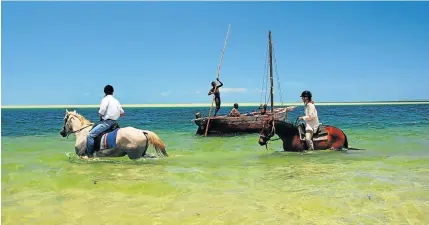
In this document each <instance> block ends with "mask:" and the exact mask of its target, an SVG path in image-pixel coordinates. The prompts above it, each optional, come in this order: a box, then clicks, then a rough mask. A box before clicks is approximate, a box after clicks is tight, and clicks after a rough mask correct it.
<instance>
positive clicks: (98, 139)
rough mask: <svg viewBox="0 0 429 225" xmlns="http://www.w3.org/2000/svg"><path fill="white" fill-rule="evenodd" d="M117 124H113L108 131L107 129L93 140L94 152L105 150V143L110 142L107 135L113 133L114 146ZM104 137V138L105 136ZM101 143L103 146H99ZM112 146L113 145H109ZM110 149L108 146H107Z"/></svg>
mask: <svg viewBox="0 0 429 225" xmlns="http://www.w3.org/2000/svg"><path fill="white" fill-rule="evenodd" d="M119 128H120V127H119V124H118V123H117V122H116V123H115V124H113V126H111V127H110V128H109V129H107V130H106V131H104V132H102V133H101V134H100V135H98V136H97V137H96V138H94V152H97V151H100V149H106V148H108V146H107V141H109V142H112V141H111V140H110V139H109V138H107V137H108V136H107V134H110V133H113V132H114V133H113V134H114V135H113V138H114V142H113V143H114V145H116V134H117V132H118V130H119ZM105 135H106V136H105ZM101 143H103V146H101ZM111 145H113V144H111ZM109 147H110V146H109ZM111 147H112V148H113V147H116V146H111Z"/></svg>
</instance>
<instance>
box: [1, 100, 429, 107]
mask: <svg viewBox="0 0 429 225" xmlns="http://www.w3.org/2000/svg"><path fill="white" fill-rule="evenodd" d="M301 104H302V102H283V104H282V103H280V102H275V103H274V106H275V107H279V106H284V107H287V106H297V105H301ZM315 104H316V105H389V104H390V105H407V104H429V100H409V101H404V100H400V101H359V102H315ZM233 105H234V103H229V102H227V103H223V104H222V106H227V107H232V106H233ZM260 105H261V103H255V102H247V103H239V106H243V107H247V106H260ZM99 106H100V105H94V104H63V105H2V106H1V108H2V109H24V108H34V109H37V108H98V107H99ZM210 106H211V103H159V104H158V103H150V104H123V105H122V107H123V108H156V107H168V108H170V107H210Z"/></svg>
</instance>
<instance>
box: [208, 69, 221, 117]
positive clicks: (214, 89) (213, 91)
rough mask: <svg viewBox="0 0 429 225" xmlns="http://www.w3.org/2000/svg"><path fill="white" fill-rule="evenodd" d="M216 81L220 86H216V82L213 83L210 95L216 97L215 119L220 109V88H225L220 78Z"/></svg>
mask: <svg viewBox="0 0 429 225" xmlns="http://www.w3.org/2000/svg"><path fill="white" fill-rule="evenodd" d="M216 80H217V81H219V83H220V85H218V86H216V82H215V81H212V89H210V91H209V94H208V95H212V94H214V96H215V103H216V111H215V113H214V115H213V117H216V115H217V112H218V111H219V109H220V92H219V88H220V87H222V86H223V83H222V82H221V81H220V80H219V78H216Z"/></svg>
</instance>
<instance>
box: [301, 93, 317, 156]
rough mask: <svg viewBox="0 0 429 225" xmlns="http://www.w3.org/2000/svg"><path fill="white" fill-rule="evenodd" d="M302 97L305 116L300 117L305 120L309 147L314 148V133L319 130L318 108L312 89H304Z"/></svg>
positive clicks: (306, 139) (306, 138)
mask: <svg viewBox="0 0 429 225" xmlns="http://www.w3.org/2000/svg"><path fill="white" fill-rule="evenodd" d="M300 97H301V99H302V102H304V107H305V108H304V113H305V116H300V117H299V118H298V119H299V120H304V121H305V141H306V142H307V145H308V149H309V150H314V145H313V134H314V133H315V132H316V131H317V128H318V127H319V118H318V116H317V109H316V107H315V106H314V102H313V100H312V95H311V92H310V91H303V92H302V94H301V96H300Z"/></svg>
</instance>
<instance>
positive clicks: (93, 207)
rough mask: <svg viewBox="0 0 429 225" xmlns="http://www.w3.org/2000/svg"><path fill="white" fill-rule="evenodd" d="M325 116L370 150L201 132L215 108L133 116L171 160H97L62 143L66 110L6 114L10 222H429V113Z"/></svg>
mask: <svg viewBox="0 0 429 225" xmlns="http://www.w3.org/2000/svg"><path fill="white" fill-rule="evenodd" d="M316 106H317V105H316ZM317 108H318V112H319V117H320V120H321V122H322V123H324V124H330V125H334V126H337V127H339V128H341V129H343V130H344V132H345V133H346V134H347V136H348V139H349V143H350V146H351V147H355V148H364V149H366V150H363V151H347V152H334V151H329V150H327V151H320V152H315V153H312V154H302V153H285V152H281V150H282V149H281V142H279V141H277V142H272V143H271V144H270V145H269V148H268V151H267V150H265V147H261V146H259V144H258V143H257V141H258V134H249V135H241V136H235V137H208V138H205V137H200V136H195V135H194V133H195V131H196V126H195V125H194V124H193V123H192V122H191V120H192V119H193V117H194V114H195V112H197V111H200V112H201V113H203V114H206V115H207V113H208V110H209V109H208V108H126V109H125V110H126V116H125V117H124V118H123V119H122V120H121V121H120V125H121V126H122V127H124V126H135V127H139V128H142V129H148V130H151V131H154V132H156V133H157V134H158V135H159V136H160V137H161V139H162V140H163V141H164V143H165V144H166V146H167V151H168V153H169V154H170V157H169V158H167V159H160V160H139V161H132V160H129V159H128V158H127V157H123V158H109V159H101V160H100V161H89V162H88V161H83V160H80V159H78V158H77V157H75V156H74V155H73V153H74V149H73V145H74V141H75V139H74V136H70V137H69V139H66V138H62V137H61V136H60V135H59V132H60V129H61V126H62V123H63V118H64V112H65V110H64V109H2V115H1V117H2V124H1V126H2V145H1V147H2V224H429V215H428V214H427V212H428V211H429V195H428V193H429V164H428V162H429V129H428V128H429V105H366V106H317ZM252 109H253V108H249V107H243V108H240V112H246V111H249V112H250V111H252ZM69 110H71V109H69ZM76 110H77V111H78V112H79V113H81V114H83V115H84V116H85V117H86V118H88V119H89V120H91V121H95V120H96V119H97V113H96V111H97V110H96V109H76ZM227 111H228V109H226V108H225V109H222V110H221V113H223V114H225V113H226V112H227ZM302 111H303V108H302V107H298V108H296V109H295V110H294V111H293V112H292V113H290V114H289V120H290V121H294V120H295V118H296V117H297V116H299V115H301V113H302ZM151 151H152V150H151ZM152 152H153V151H152Z"/></svg>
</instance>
